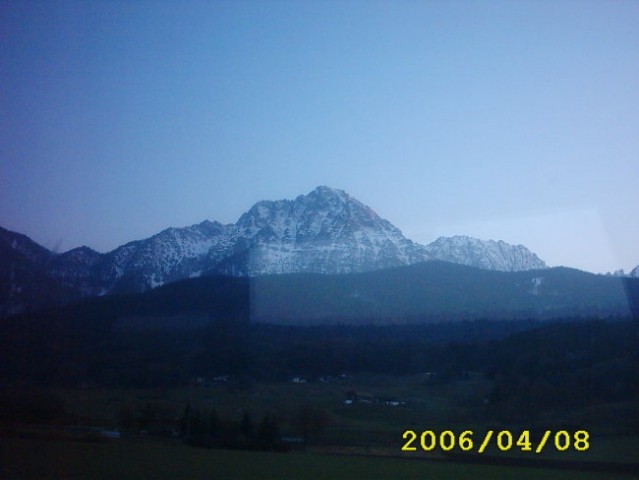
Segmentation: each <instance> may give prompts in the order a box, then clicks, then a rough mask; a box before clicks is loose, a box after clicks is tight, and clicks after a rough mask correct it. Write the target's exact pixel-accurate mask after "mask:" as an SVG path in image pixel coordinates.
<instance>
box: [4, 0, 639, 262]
mask: <svg viewBox="0 0 639 480" xmlns="http://www.w3.org/2000/svg"><path fill="white" fill-rule="evenodd" d="M638 24H639V3H636V2H630V1H628V2H615V3H610V2H596V1H584V2H573V1H560V2H559V1H558V2H552V3H551V2H532V1H531V2H507V1H485V2H464V1H460V2H384V1H373V2H359V1H344V2H313V1H307V2H287V1H282V2H251V1H247V2H231V1H214V2H204V3H201V2H192V1H187V2H180V3H179V4H178V3H173V2H154V3H152V2H104V3H87V2H79V1H78V2H76V1H70V2H59V3H32V2H24V3H22V2H12V3H10V2H5V3H3V4H2V5H0V35H1V36H2V38H3V41H2V42H0V65H2V67H0V112H1V114H0V178H2V181H3V188H2V189H1V190H0V225H1V226H3V227H4V228H8V229H10V230H14V231H18V232H20V233H24V234H26V235H28V236H29V237H31V238H32V239H33V240H34V241H36V242H38V243H40V244H42V245H43V246H45V247H47V248H49V249H53V250H56V251H61V252H62V251H67V250H69V249H71V248H75V247H78V246H81V245H87V246H89V247H91V248H94V249H96V250H98V251H101V252H104V251H108V250H111V249H113V248H116V247H117V246H119V245H122V244H124V243H127V242H129V241H132V240H137V239H141V238H146V237H149V236H151V235H154V234H156V233H158V232H159V231H161V230H163V229H165V228H168V227H183V226H188V225H192V224H196V223H200V222H202V221H203V220H211V221H214V220H215V221H220V222H222V223H235V222H236V221H237V219H238V218H239V216H240V215H241V214H242V213H243V212H245V211H246V210H248V209H249V208H250V207H251V206H252V205H253V204H254V203H256V202H258V201H260V200H281V199H293V198H295V197H297V196H298V195H302V194H307V193H309V192H310V191H311V190H312V189H313V188H315V187H316V186H318V185H328V186H330V187H333V188H338V189H342V190H345V191H346V192H347V193H349V194H350V195H351V196H353V197H355V198H357V199H358V200H360V201H361V202H363V203H364V204H366V205H368V206H370V207H371V208H372V209H373V210H375V211H376V212H377V213H378V214H379V215H380V216H381V217H383V218H385V219H387V220H388V221H390V222H391V223H393V224H394V225H395V226H397V227H398V228H399V229H400V230H401V231H402V232H403V233H404V235H405V236H406V237H408V238H410V239H411V240H414V241H416V242H418V243H421V244H428V243H430V242H432V241H434V240H435V239H436V238H438V237H439V236H452V235H468V236H473V237H477V238H481V239H484V240H489V239H492V240H503V241H506V242H508V243H511V244H523V245H525V246H526V247H528V248H529V249H530V250H531V251H533V252H535V253H536V254H537V255H538V256H539V257H540V258H541V259H542V260H544V261H545V262H546V263H547V264H548V265H549V266H556V265H565V266H569V267H575V268H579V269H582V270H587V271H592V272H597V273H605V272H608V271H614V270H617V269H620V268H623V269H624V270H625V271H626V272H628V271H630V270H631V269H632V268H634V267H635V266H637V264H639V248H638V247H637V245H638V244H639V243H638V240H639V218H638V217H637V214H636V209H637V205H639V189H637V187H636V183H637V179H638V178H639V131H638V126H639V92H638V91H637V88H636V85H638V84H639V57H637V55H636V52H637V51H639V29H637V28H636V26H637V25H638Z"/></svg>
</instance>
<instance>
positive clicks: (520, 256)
mask: <svg viewBox="0 0 639 480" xmlns="http://www.w3.org/2000/svg"><path fill="white" fill-rule="evenodd" d="M426 250H427V252H428V253H429V254H430V255H431V256H432V257H433V258H437V259H440V260H445V261H448V262H453V263H460V264H463V265H469V266H472V267H478V268H483V269H487V270H500V271H505V272H516V271H522V270H537V269H543V268H547V266H546V264H545V263H544V262H543V261H542V260H541V259H540V258H539V257H538V256H537V255H535V254H534V253H532V252H531V251H530V250H528V249H527V248H526V247H524V246H523V245H510V244H508V243H506V242H504V241H502V240H499V241H494V240H479V239H478V238H472V237H467V236H461V235H459V236H453V237H439V238H438V239H437V240H435V241H434V242H433V243H430V244H429V245H427V246H426Z"/></svg>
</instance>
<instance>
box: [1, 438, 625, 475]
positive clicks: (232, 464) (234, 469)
mask: <svg viewBox="0 0 639 480" xmlns="http://www.w3.org/2000/svg"><path fill="white" fill-rule="evenodd" d="M0 478H2V479H5V480H9V479H41V480H44V479H85V478H87V479H88V478H91V479H105V480H106V479H118V480H128V479H131V480H133V479H136V480H138V479H167V480H168V479H171V480H173V479H185V480H186V479H193V480H197V479H215V478H225V479H235V478H237V479H247V480H251V479H278V480H286V479H299V478H313V479H319V480H322V479H327V480H329V479H330V480H339V479H356V478H370V479H381V480H383V479H389V480H390V479H393V480H394V479H397V478H402V479H416V480H417V479H419V480H422V479H424V478H428V479H432V480H438V479H451V478H454V479H473V480H475V479H477V480H481V479H504V480H510V479H512V480H526V479H531V480H532V479H538V478H544V479H545V480H553V479H558V480H559V479H562V480H571V479H584V480H588V479H603V478H606V479H615V480H622V479H630V478H637V477H633V476H628V475H612V474H607V473H606V474H599V473H585V472H572V471H568V470H548V469H538V468H509V467H498V466H484V465H457V464H452V463H439V462H429V461H421V460H411V459H407V460H403V459H395V458H373V457H349V456H328V455H318V454H311V453H286V454H281V453H280V454H278V453H260V452H241V451H224V450H203V449H195V448H190V447H187V446H184V445H181V444H167V443H160V442H154V441H150V440H136V439H123V440H114V441H110V442H106V443H81V442H71V441H46V440H33V439H6V438H3V439H0Z"/></svg>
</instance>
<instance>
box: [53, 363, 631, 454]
mask: <svg viewBox="0 0 639 480" xmlns="http://www.w3.org/2000/svg"><path fill="white" fill-rule="evenodd" d="M350 390H353V391H357V392H359V393H362V392H364V393H368V394H371V395H373V396H386V397H395V398H397V399H399V400H402V401H405V402H406V404H405V405H404V406H400V407H390V406H387V405H381V404H377V405H344V404H343V401H344V400H345V398H346V392H347V391H350ZM57 393H58V394H59V396H61V397H63V398H64V400H65V403H66V409H67V410H68V411H69V412H73V415H76V416H77V420H75V422H74V423H75V424H78V425H92V426H100V427H104V428H108V429H117V428H118V424H117V423H118V411H119V410H120V409H121V408H122V407H123V406H125V405H137V406H140V405H145V404H146V403H152V404H159V405H162V406H163V408H164V410H165V411H166V412H168V413H167V415H168V416H169V417H172V418H174V419H177V418H179V416H180V415H181V413H182V411H183V409H184V407H185V405H187V403H188V404H190V405H191V406H192V407H194V408H198V409H200V411H201V412H202V413H203V414H204V415H207V414H208V412H210V411H211V410H212V409H215V411H216V412H217V414H218V415H219V416H220V417H221V418H227V419H236V420H239V418H240V416H241V412H244V411H248V412H250V413H251V415H252V416H253V419H254V420H255V421H257V420H259V418H261V417H262V416H263V415H264V414H267V413H268V414H269V415H275V416H276V417H277V418H278V419H279V423H280V430H281V433H282V435H283V436H296V435H298V433H297V432H296V431H295V428H294V427H293V426H292V425H291V423H290V416H291V415H292V413H293V412H295V410H296V408H298V407H299V406H300V405H302V404H312V405H313V406H314V407H317V408H321V409H323V410H324V411H325V412H326V413H327V415H328V416H329V419H330V422H329V423H328V425H327V427H326V429H325V431H324V432H323V433H322V435H321V437H320V438H314V439H312V440H313V443H319V444H323V445H334V446H340V445H341V446H366V447H385V448H387V449H389V450H396V451H398V452H399V449H400V448H401V445H403V443H404V441H403V439H402V433H403V432H404V431H405V430H407V429H411V430H414V431H415V432H417V433H418V434H419V433H420V432H421V431H423V430H435V431H441V430H452V431H453V432H455V433H456V434H459V433H461V432H462V431H464V430H468V429H472V430H474V431H476V432H477V433H476V437H477V438H476V440H475V441H478V439H480V438H482V437H481V433H480V432H482V431H484V430H485V429H487V428H492V429H496V430H499V429H500V428H502V427H500V426H499V425H491V424H486V421H485V415H486V410H485V405H484V404H483V402H482V400H483V398H485V395H486V393H487V387H486V384H485V382H484V381H482V380H481V379H474V378H472V377H471V378H470V379H468V380H465V381H459V382H451V383H449V384H446V385H435V386H433V385H428V384H426V383H425V382H424V381H423V378H422V377H420V376H404V377H396V376H384V375H359V376H353V377H348V378H347V379H346V380H345V381H343V382H334V383H319V382H318V383H305V384H296V383H288V382H278V383H257V384H255V385H253V386H252V387H251V388H249V389H246V390H233V389H229V388H227V387H226V386H224V385H217V386H209V387H184V388H176V389H157V390H119V389H113V390H99V389H98V390H68V391H59V392H57ZM503 428H506V427H503ZM511 428H512V427H511ZM522 428H524V427H522ZM543 428H546V426H545V425H544V426H543ZM548 428H552V427H551V426H550V425H549V426H548ZM582 428H588V426H587V425H584V427H582ZM513 433H514V434H515V435H516V431H515V430H514V429H513ZM417 445H418V443H417ZM590 445H591V448H590V449H589V450H588V451H586V452H576V451H574V449H569V450H567V451H564V452H558V451H556V450H555V449H553V448H552V447H551V448H546V449H544V452H543V453H542V454H541V455H539V456H538V457H541V458H551V459H552V458H554V459H562V460H579V461H610V462H636V461H637V460H636V457H637V456H636V451H637V449H638V448H639V438H638V437H621V436H602V435H599V436H597V435H593V436H592V438H591V441H590ZM487 452H489V453H491V454H497V455H506V456H522V457H530V456H531V455H530V454H529V453H523V452H518V451H517V449H516V448H513V449H512V450H511V451H509V452H507V453H505V454H504V453H502V452H499V451H497V449H496V448H494V446H491V447H489V449H488V450H487ZM534 456H537V455H534Z"/></svg>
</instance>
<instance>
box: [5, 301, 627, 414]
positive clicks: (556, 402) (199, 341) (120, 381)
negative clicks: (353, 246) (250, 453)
mask: <svg viewBox="0 0 639 480" xmlns="http://www.w3.org/2000/svg"><path fill="white" fill-rule="evenodd" d="M10 320H11V322H7V321H5V322H4V323H3V324H2V329H1V331H0V382H2V384H3V385H5V386H7V385H9V386H10V385H14V384H21V385H22V384H31V385H37V386H40V387H45V386H53V387H57V386H64V387H76V386H85V387H86V386H96V387H98V386H99V387H107V388H119V387H126V388H129V387H134V388H146V387H169V386H184V385H189V384H191V383H192V382H193V381H194V379H196V378H203V379H212V378H215V377H218V376H227V377H229V378H232V379H250V381H252V382H254V381H278V380H285V379H290V378H291V377H293V376H301V377H304V378H305V379H307V380H308V381H313V380H315V379H318V378H320V377H323V376H338V375H340V374H341V373H358V372H373V373H385V374H393V375H405V374H414V373H423V372H433V373H435V374H436V375H434V376H433V379H436V381H437V382H449V381H451V380H456V379H463V378H464V377H465V376H467V375H468V374H469V373H470V372H472V373H474V374H479V375H482V376H483V377H484V378H486V379H488V380H490V381H491V382H493V385H494V388H493V390H492V394H491V397H490V398H489V399H488V400H489V401H490V405H494V406H495V408H496V409H498V410H499V412H500V415H502V416H504V417H509V418H511V419H515V420H517V419H519V418H520V417H525V416H528V417H531V416H532V417H534V416H537V415H540V414H541V413H543V412H544V411H547V410H549V409H566V410H569V409H574V408H580V409H583V408H589V407H590V406H592V407H593V408H594V407H596V406H597V405H601V404H603V403H614V402H633V401H634V402H637V401H639V322H637V321H636V320H629V319H625V320H624V319H614V320H613V319H611V320H608V321H604V320H591V321H587V320H583V319H579V320H576V319H560V320H556V321H552V322H540V321H534V320H530V321H526V320H517V321H489V320H477V321H462V322H442V323H439V324H427V325H395V326H372V325H369V326H349V325H332V326H322V327H294V326H275V325H267V324H251V323H249V322H248V321H246V317H245V316H243V315H234V314H231V313H229V314H228V315H226V316H217V317H216V319H215V320H211V321H208V322H202V319H201V318H198V319H195V320H194V321H193V322H192V328H189V329H182V330H179V329H165V328H158V329H153V328H142V327H140V328H136V329H123V328H121V327H120V326H119V325H118V323H117V322H113V321H111V320H107V319H103V320H96V321H92V322H83V321H82V320H81V318H77V317H73V318H63V317H59V316H57V317H50V318H47V317H45V316H41V317H34V318H30V319H29V320H30V321H28V322H27V321H24V318H23V317H15V318H14V319H10ZM242 383H243V382H242V381H237V382H236V385H237V386H238V388H242V387H241V386H242ZM244 383H246V382H245V381H244ZM522 412H525V414H524V413H522ZM521 420H529V419H528V418H521Z"/></svg>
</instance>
